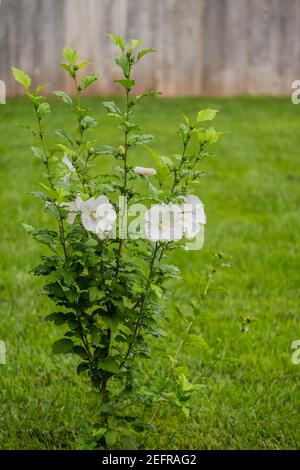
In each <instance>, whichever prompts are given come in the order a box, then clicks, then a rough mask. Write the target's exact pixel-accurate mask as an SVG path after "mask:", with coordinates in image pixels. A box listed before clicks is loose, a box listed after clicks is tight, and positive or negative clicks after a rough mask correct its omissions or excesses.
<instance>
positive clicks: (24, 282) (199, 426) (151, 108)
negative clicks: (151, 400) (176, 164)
mask: <svg viewBox="0 0 300 470" xmlns="http://www.w3.org/2000/svg"><path fill="white" fill-rule="evenodd" d="M88 101H89V103H90V104H91V105H92V106H93V107H94V108H96V109H97V114H99V116H100V122H101V127H100V129H99V138H100V140H101V141H102V142H103V143H107V144H109V143H118V140H117V138H118V131H117V130H116V129H114V128H113V129H112V128H111V127H110V126H109V123H108V121H107V120H106V119H105V118H104V113H103V111H102V110H101V106H100V100H99V99H90V100H88ZM202 106H210V107H214V106H215V107H217V108H218V109H220V113H219V115H218V118H217V121H216V127H217V128H218V129H227V130H229V131H230V132H229V133H228V134H227V135H225V136H224V137H223V138H222V140H221V142H220V143H219V144H218V145H216V146H215V151H216V154H217V157H218V158H217V159H212V160H210V161H207V162H206V163H205V165H204V169H205V170H207V171H208V173H209V175H208V177H207V178H203V179H202V181H201V184H200V185H199V187H198V188H197V190H196V191H197V194H198V195H199V196H200V197H201V199H202V200H203V201H204V203H205V206H206V212H207V217H208V224H207V228H206V232H205V238H206V240H205V248H204V249H203V250H202V251H200V252H190V253H183V252H179V253H176V255H174V256H175V257H176V262H178V263H179V265H180V267H181V268H182V270H183V273H184V275H185V277H187V278H189V281H190V285H191V287H189V288H187V287H186V286H185V285H183V284H179V285H178V284H176V286H175V285H174V286H173V287H174V290H173V291H172V295H171V302H173V303H176V302H177V303H182V305H183V311H185V308H186V309H187V311H188V307H187V305H188V302H189V300H190V298H191V296H192V295H193V283H194V277H195V272H196V273H198V272H199V273H201V274H203V273H204V272H205V269H206V266H207V264H208V263H209V260H210V259H211V253H212V252H221V253H224V254H225V255H226V256H228V257H229V258H230V262H231V264H232V267H231V268H230V269H222V270H221V271H218V272H217V274H216V277H215V280H214V283H213V289H212V291H211V292H210V294H209V296H208V298H207V300H206V302H205V304H204V305H203V307H202V309H203V312H202V314H201V316H200V317H199V319H198V320H197V322H196V324H195V326H194V327H193V331H192V333H193V334H196V335H199V336H200V337H201V338H203V340H205V342H206V343H207V345H208V347H207V348H197V349H194V347H192V346H191V345H189V344H186V345H185V347H184V348H183V350H182V354H181V356H180V359H181V360H182V361H183V362H184V363H185V364H187V365H189V368H190V370H191V371H192V374H193V375H194V376H195V378H196V380H197V381H198V383H200V384H201V385H202V387H201V390H200V391H199V392H198V394H197V397H196V398H195V402H194V406H193V411H192V417H191V418H190V419H186V420H183V419H182V417H179V416H178V417H176V414H174V415H172V416H170V417H168V418H167V419H164V421H163V422H162V423H161V429H160V432H159V433H158V434H157V435H156V436H155V435H154V436H149V437H148V438H147V440H146V446H147V447H148V448H149V447H150V448H156V449H159V448H166V449H170V448H175V449H176V448H178V449H254V448H255V449H295V448H297V449H299V448H300V431H299V408H300V393H299V389H300V380H299V379H300V365H298V366H297V365H294V364H292V361H291V343H292V341H293V340H296V339H300V322H299V309H300V287H299V281H300V256H299V246H300V211H299V208H300V164H299V148H300V109H299V108H298V107H297V106H293V105H292V104H291V103H290V101H289V100H288V99H272V98H235V99H195V98H188V99H179V98H178V99H170V100H160V99H159V100H149V101H147V102H145V105H144V107H143V108H140V111H139V117H140V118H141V121H142V123H143V127H144V129H145V131H146V132H147V133H148V132H149V133H153V134H154V135H156V140H155V144H154V146H155V148H157V149H158V150H159V151H160V152H161V153H162V154H165V155H166V154H172V153H177V152H178V149H179V147H178V139H177V137H176V132H175V130H176V126H177V123H178V122H179V120H180V119H181V113H182V112H185V113H186V114H192V113H196V111H197V110H198V109H199V108H200V107H202ZM53 108H54V115H55V119H54V121H52V122H51V127H53V129H55V128H58V127H64V126H65V127H67V128H69V129H71V128H72V126H73V118H72V117H70V118H68V117H67V116H66V112H67V111H66V110H65V108H64V107H62V106H61V105H59V104H57V103H55V104H53ZM0 112H1V120H0V133H1V136H2V137H1V141H0V156H1V159H0V171H1V189H0V191H1V197H0V211H1V258H0V259H1V265H0V269H1V279H0V307H1V313H0V339H2V340H4V341H5V342H6V347H7V364H6V365H5V366H0V381H1V390H0V420H1V423H0V448H1V449H67V448H74V447H75V440H74V438H75V435H76V433H77V432H78V423H79V422H80V418H81V417H82V416H84V415H85V413H87V410H88V398H87V391H88V387H87V385H86V383H85V382H84V380H83V379H82V378H78V377H77V376H76V373H75V364H76V360H75V359H72V358H62V357H56V356H53V355H52V354H51V344H52V342H53V341H54V340H56V339H58V338H59V334H60V333H59V330H58V329H57V328H56V327H53V326H52V325H50V324H49V323H46V322H44V320H43V318H44V316H45V315H46V314H47V313H49V312H50V311H51V305H50V304H49V302H48V301H47V299H46V298H44V297H42V296H41V294H40V288H41V284H40V281H39V280H38V279H35V278H33V277H32V275H31V274H29V271H30V269H31V268H32V267H33V266H34V265H35V263H36V262H37V260H38V257H39V254H40V253H41V248H40V247H39V246H38V245H36V244H35V243H34V242H33V241H32V240H31V239H29V237H28V236H27V234H26V233H25V232H24V230H23V229H22V227H21V222H27V223H29V224H32V225H36V226H38V225H39V224H45V223H46V215H44V214H43V213H42V211H41V210H40V205H39V202H38V201H36V200H33V199H32V198H31V196H30V195H29V194H28V193H29V192H30V191H32V190H34V189H35V188H37V182H38V181H39V179H40V178H41V174H42V170H41V168H40V167H39V162H38V161H36V160H35V159H34V158H33V157H32V156H31V152H30V150H29V149H28V145H32V144H33V142H32V138H31V136H29V135H28V133H27V132H26V131H25V130H23V129H21V128H17V127H16V125H17V123H22V122H30V121H31V120H32V110H31V107H30V105H29V104H28V103H27V102H26V103H25V102H24V101H23V100H10V101H8V103H7V105H6V106H1V107H0ZM66 121H68V122H67V123H66ZM135 160H136V162H138V163H143V162H146V154H145V152H142V151H141V153H140V154H136V155H135ZM106 165H107V162H106ZM171 288H172V286H171ZM247 316H249V317H254V318H255V320H254V321H253V322H251V324H250V325H249V328H248V331H246V332H244V333H243V332H241V324H242V319H243V318H244V317H247ZM170 320H171V321H170V322H169V324H168V330H169V336H168V337H167V338H164V343H162V344H160V346H161V348H162V349H163V350H165V351H166V353H167V352H170V353H174V351H175V350H176V348H177V345H178V342H179V341H180V337H181V332H182V330H183V329H184V327H185V326H186V325H187V319H186V318H174V317H171V319H170ZM160 341H161V340H160ZM154 363H155V362H154Z"/></svg>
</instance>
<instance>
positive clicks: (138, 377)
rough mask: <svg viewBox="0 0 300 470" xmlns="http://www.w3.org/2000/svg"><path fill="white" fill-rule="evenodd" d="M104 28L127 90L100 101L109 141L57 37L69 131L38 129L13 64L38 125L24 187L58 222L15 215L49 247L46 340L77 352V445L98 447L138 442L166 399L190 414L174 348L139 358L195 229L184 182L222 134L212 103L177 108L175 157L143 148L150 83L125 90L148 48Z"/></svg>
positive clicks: (42, 106) (194, 202)
mask: <svg viewBox="0 0 300 470" xmlns="http://www.w3.org/2000/svg"><path fill="white" fill-rule="evenodd" d="M109 36H110V38H111V39H112V41H114V43H115V44H116V46H118V48H119V49H120V53H119V55H118V56H117V57H116V64H117V65H118V66H119V67H120V69H121V72H122V77H121V78H120V79H118V80H115V82H116V83H117V84H119V85H120V86H121V87H122V88H123V90H124V93H125V105H124V109H121V108H120V107H119V106H117V104H116V103H115V102H113V101H105V102H104V103H103V106H104V107H105V109H106V110H107V113H108V116H109V118H110V119H112V120H113V121H115V124H116V125H117V127H118V129H119V130H120V142H118V143H117V145H115V146H114V145H112V144H111V143H109V145H102V146H99V145H97V142H96V141H94V140H91V137H90V136H91V135H92V134H91V131H92V130H93V129H94V128H95V127H96V126H97V121H96V119H95V117H94V116H93V115H92V112H91V110H90V109H86V108H84V107H83V104H82V102H81V96H82V94H83V92H84V91H85V90H86V89H87V88H88V87H90V86H91V85H92V84H93V83H95V82H96V81H97V80H98V76H97V75H87V76H83V77H82V75H81V69H83V68H84V67H86V66H87V65H88V64H89V63H88V62H85V63H80V62H79V61H78V54H77V53H76V51H75V50H73V49H72V48H70V47H65V48H64V49H63V51H62V57H63V61H62V62H61V67H62V68H63V69H64V70H65V71H66V72H67V73H68V74H69V76H70V77H71V79H72V80H73V82H74V97H71V96H69V95H68V94H67V93H65V92H63V91H55V92H54V94H55V95H56V96H57V97H59V98H60V99H61V100H62V101H63V103H65V105H66V106H67V108H69V110H70V111H71V113H73V114H74V115H75V116H76V123H77V124H76V131H75V132H74V133H75V135H74V136H71V135H69V134H68V132H66V131H65V130H63V129H57V130H56V131H55V134H56V135H57V136H58V137H59V138H60V142H59V143H58V144H57V145H55V146H54V147H51V148H49V147H48V145H47V141H46V134H45V124H46V119H45V118H46V116H48V115H49V114H50V113H51V107H50V104H49V102H48V100H47V98H46V97H45V96H44V95H43V94H42V92H43V90H44V88H45V86H40V87H38V88H36V89H35V90H34V91H33V90H32V84H31V79H30V77H29V76H28V75H27V74H26V73H24V72H22V71H21V70H19V69H16V68H13V69H12V72H13V75H14V77H15V79H16V80H17V81H18V82H19V83H20V84H21V85H22V86H23V88H24V89H25V91H26V94H27V96H28V98H29V99H30V100H31V101H32V103H33V107H34V111H35V115H36V120H37V127H36V128H31V127H30V126H26V127H28V129H29V130H30V131H31V132H32V133H33V135H34V136H35V137H36V138H37V139H38V141H39V145H38V146H35V147H32V152H33V154H34V156H35V157H37V158H38V159H39V160H40V161H41V164H42V165H43V166H44V169H45V177H46V181H45V182H44V183H42V184H41V185H40V186H41V188H42V190H39V191H36V192H34V193H33V195H34V196H35V197H37V198H39V199H41V200H42V202H43V205H44V209H45V211H46V213H47V214H48V215H49V217H53V218H54V219H55V221H56V227H57V228H56V229H55V230H52V229H51V230H50V229H47V228H34V227H32V226H29V225H26V224H24V227H25V229H26V230H27V231H28V232H29V233H30V235H31V236H32V237H33V238H34V239H35V240H36V241H38V242H40V243H42V244H43V245H45V246H46V247H47V248H46V249H47V251H46V252H45V255H44V256H42V257H41V263H40V264H39V265H38V266H37V267H36V268H35V269H34V270H33V272H34V274H35V275H37V276H43V277H44V278H45V279H47V281H46V282H45V285H44V292H45V293H46V294H47V296H48V297H49V298H50V299H51V300H52V301H53V302H54V304H55V305H56V310H55V312H53V313H51V314H50V315H48V316H47V320H50V321H53V322H54V323H55V324H56V325H59V326H63V331H64V336H63V338H61V339H60V340H58V341H56V342H55V343H54V345H53V352H54V353H55V354H69V353H72V354H75V355H77V356H78V357H79V358H80V362H79V364H78V367H77V373H78V374H83V375H85V376H87V377H89V378H90V381H91V385H92V388H93V391H94V393H93V397H94V398H93V399H94V400H95V406H93V413H92V417H91V419H90V420H88V421H86V422H84V423H83V434H82V440H81V444H80V447H81V448H97V449H112V448H135V447H136V446H140V447H141V446H142V445H143V444H142V443H141V441H142V439H140V440H139V439H138V436H139V433H142V434H141V435H142V436H143V432H150V431H151V430H154V431H155V418H156V417H157V416H159V415H160V413H161V410H162V408H163V407H164V406H165V405H166V406H169V407H170V406H175V407H179V408H181V409H182V411H183V412H184V413H185V414H188V400H189V398H190V397H191V394H192V392H193V390H194V389H195V388H196V386H195V385H193V384H192V383H190V382H189V380H188V378H187V377H185V376H183V375H182V374H179V375H176V374H173V370H174V368H173V366H174V364H175V362H176V355H175V358H173V359H174V360H173V362H172V363H171V365H170V367H169V368H168V369H167V370H166V371H165V372H160V374H159V376H158V377H156V378H155V377H154V378H153V375H152V376H151V379H149V377H148V376H147V372H146V369H145V368H143V364H145V361H146V359H147V358H150V351H149V345H150V338H151V336H154V337H158V336H163V335H165V333H164V331H162V329H161V328H160V318H161V317H162V316H164V315H166V313H165V310H166V303H165V300H166V293H167V292H166V288H165V286H166V281H168V280H169V279H171V278H173V277H179V269H178V268H177V267H176V266H173V265H170V264H166V263H165V259H166V256H167V255H168V253H169V252H170V251H171V250H173V249H174V248H180V247H181V248H184V247H188V245H187V243H188V240H189V239H190V238H193V237H195V236H196V238H197V234H199V233H200V232H201V231H202V232H203V226H204V224H205V214H204V208H203V204H202V203H201V202H200V201H199V199H197V198H196V197H195V196H192V195H191V194H190V192H189V191H190V184H191V183H195V182H197V181H198V180H199V179H200V177H202V175H203V172H202V171H201V170H199V163H201V161H202V160H203V159H204V158H206V157H208V156H210V155H211V154H210V153H209V151H208V150H207V147H208V146H209V144H213V143H215V142H216V141H217V140H218V138H219V136H220V134H221V133H219V132H216V131H215V130H214V128H213V127H209V126H205V123H206V122H207V121H211V120H213V119H214V118H215V116H216V113H217V111H215V110H212V109H204V110H201V111H199V113H198V115H197V117H196V118H195V120H192V119H190V118H188V117H187V116H184V121H183V122H182V123H181V124H180V126H179V130H178V134H179V138H180V139H181V145H182V148H181V150H179V153H178V154H177V155H173V156H169V157H166V156H164V157H161V156H159V155H158V154H157V153H156V152H154V151H153V150H152V149H151V148H150V147H149V142H150V141H151V139H152V136H151V135H148V134H143V133H142V132H141V130H140V126H139V125H138V124H137V123H136V122H134V120H133V119H134V118H133V116H134V110H135V108H136V106H138V105H139V104H140V103H141V102H142V101H143V100H144V98H146V97H147V96H149V95H154V94H155V92H153V91H148V92H146V93H144V94H142V95H140V96H134V95H133V94H132V89H133V88H134V86H135V80H134V79H133V78H132V70H133V67H134V65H135V64H136V63H138V62H139V61H141V60H142V59H143V58H144V56H145V55H146V54H149V53H152V52H154V50H153V49H147V50H145V49H144V50H143V49H141V50H140V46H141V45H142V42H141V41H137V40H132V41H131V42H130V44H129V47H126V44H125V41H124V40H123V39H121V38H120V37H119V36H116V35H114V34H110V35H109ZM138 51H139V52H138ZM79 77H81V78H79ZM192 142H194V143H193V144H192V145H190V144H191V143H192ZM137 146H144V147H146V148H147V149H148V150H149V152H150V154H151V157H152V158H153V160H154V165H153V166H154V167H155V168H143V167H140V166H135V165H133V156H132V151H133V150H134V149H135V148H136V147H137ZM104 155H106V156H109V157H110V158H111V162H112V163H111V171H110V172H109V173H107V174H99V173H98V174H97V172H96V168H97V159H101V158H103V156H104ZM128 208H129V209H128ZM137 213H139V217H138V218H137V217H134V216H136V215H137ZM128 220H130V223H129V225H128ZM200 238H201V237H200ZM192 246H193V245H192ZM209 279H210V278H209ZM210 280H211V279H210ZM210 280H209V282H210ZM206 292H207V289H206ZM194 310H195V313H196V312H197V308H196V306H194ZM189 328H190V326H189V327H188V329H187V332H188V331H189ZM179 349H180V348H179ZM178 352H179V350H178V351H177V354H178ZM172 380H173V382H172ZM161 383H164V385H163V386H162V387H161V385H159V384H161ZM172 383H173V385H172ZM168 393H169V395H168ZM166 397H169V398H168V399H166ZM170 397H171V399H170ZM138 406H141V407H142V410H143V411H142V412H139V413H138V412H137V409H138ZM150 417H152V418H150Z"/></svg>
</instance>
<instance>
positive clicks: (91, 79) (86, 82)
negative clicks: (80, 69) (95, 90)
mask: <svg viewBox="0 0 300 470" xmlns="http://www.w3.org/2000/svg"><path fill="white" fill-rule="evenodd" d="M98 78H99V77H98V75H95V74H92V75H87V76H86V77H83V79H82V81H81V88H82V89H83V90H84V89H85V88H87V87H89V86H90V85H92V84H93V83H95V82H96V81H97V80H98Z"/></svg>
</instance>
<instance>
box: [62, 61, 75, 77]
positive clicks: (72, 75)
mask: <svg viewBox="0 0 300 470" xmlns="http://www.w3.org/2000/svg"><path fill="white" fill-rule="evenodd" d="M60 66H61V68H62V69H64V70H66V71H67V72H68V73H69V74H70V75H71V77H75V75H76V72H75V71H74V69H73V66H72V65H69V64H65V63H64V62H60Z"/></svg>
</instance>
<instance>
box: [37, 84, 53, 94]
mask: <svg viewBox="0 0 300 470" xmlns="http://www.w3.org/2000/svg"><path fill="white" fill-rule="evenodd" d="M48 86H50V84H49V83H46V84H45V85H40V86H38V87H37V88H36V90H35V92H36V93H37V94H38V93H40V92H41V91H43V90H45V88H47V87H48Z"/></svg>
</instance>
